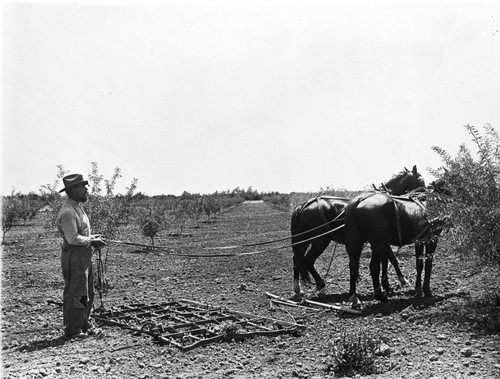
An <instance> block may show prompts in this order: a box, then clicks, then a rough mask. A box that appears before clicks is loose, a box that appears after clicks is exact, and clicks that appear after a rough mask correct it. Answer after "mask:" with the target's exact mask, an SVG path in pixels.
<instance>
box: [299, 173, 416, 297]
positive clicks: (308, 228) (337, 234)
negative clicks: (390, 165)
mask: <svg viewBox="0 0 500 379" xmlns="http://www.w3.org/2000/svg"><path fill="white" fill-rule="evenodd" d="M424 186H425V183H424V181H423V179H422V177H421V175H420V174H419V173H418V172H417V168H416V167H415V166H414V167H413V170H412V171H409V170H407V169H405V170H404V171H403V172H401V173H400V174H398V175H396V176H394V177H393V178H392V179H391V180H389V181H388V182H387V183H385V184H384V185H383V187H384V189H385V190H387V191H389V192H390V193H392V194H394V195H401V194H404V193H406V192H408V191H411V190H415V189H417V188H420V187H424ZM350 200H351V199H347V198H341V197H333V196H319V197H315V198H312V199H309V200H308V201H306V202H305V203H303V204H301V205H299V206H298V207H296V208H295V209H294V211H293V212H292V219H291V233H292V249H293V271H294V275H293V277H294V280H293V290H294V292H295V294H296V295H301V294H302V291H301V288H300V279H302V280H303V281H304V282H306V283H308V282H310V281H311V278H310V275H309V274H311V275H312V276H313V278H314V280H315V282H316V288H317V290H318V291H319V292H320V294H321V293H322V292H323V291H324V289H325V281H324V280H323V278H322V277H321V276H320V275H319V274H318V272H317V271H316V269H315V267H314V263H315V261H316V259H317V258H318V257H319V256H320V255H321V254H322V253H323V252H324V251H325V249H326V248H327V247H328V245H329V244H330V242H331V241H334V242H338V243H341V244H345V233H344V228H343V226H344V218H343V216H344V214H343V213H344V209H345V207H346V205H347V204H348V203H349V202H350ZM302 241H304V242H302ZM301 242H302V243H301ZM388 259H389V260H390V261H391V263H392V265H393V266H394V268H395V270H396V273H397V275H398V278H399V280H400V282H401V283H402V284H406V283H407V282H406V279H405V277H404V275H403V274H402V272H401V270H400V269H399V264H398V262H397V259H396V257H395V256H394V254H390V255H389V256H388ZM384 264H385V266H384V272H386V271H387V262H384ZM384 278H385V279H384V280H383V284H384V289H386V291H389V282H388V280H386V279H387V275H385V276H384Z"/></svg>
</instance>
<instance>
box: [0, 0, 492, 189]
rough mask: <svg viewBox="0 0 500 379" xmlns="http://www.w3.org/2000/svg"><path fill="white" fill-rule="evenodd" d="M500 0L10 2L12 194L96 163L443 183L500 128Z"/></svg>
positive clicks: (189, 174)
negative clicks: (450, 166)
mask: <svg viewBox="0 0 500 379" xmlns="http://www.w3.org/2000/svg"><path fill="white" fill-rule="evenodd" d="M499 4H500V3H499V2H498V1H481V0H478V1H451V0H448V1H444V0H433V1H425V0H424V1H422V0H420V1H377V2H373V1H356V0H355V1H319V0H307V1H306V0H304V1H298V0H296V1H294V0H291V1H278V0H274V1H273V0H269V1H249V0H248V1H238V0H233V1H231V2H229V1H218V0H215V1H201V0H199V1H194V0H191V1H189V0H188V1H163V2H160V1H156V2H148V1H145V2H144V1H143V2H132V1H127V2H119V1H114V2H111V1H104V2H103V1H95V2H89V1H79V2H66V3H60V2H59V3H56V2H30V3H19V2H8V1H4V2H3V3H2V8H1V12H2V13H1V28H2V33H1V39H2V43H1V49H2V54H1V72H2V77H1V78H2V79H1V80H2V83H1V100H2V101H1V104H2V105H1V107H2V109H1V124H2V128H1V133H2V134H1V166H0V167H1V190H2V193H3V194H10V193H11V192H12V191H13V190H15V191H16V192H18V191H19V192H22V193H28V192H31V191H33V192H38V191H39V188H40V186H42V185H44V184H49V183H54V181H55V180H56V179H57V173H58V168H57V166H58V165H62V166H63V167H64V168H65V169H66V170H67V171H68V172H70V173H82V174H83V175H85V176H88V174H89V173H90V170H91V162H97V164H98V167H99V172H100V173H101V174H102V175H103V176H104V178H105V179H109V178H110V177H111V175H112V174H113V171H114V169H115V167H119V168H120V169H121V171H122V178H121V179H119V181H118V183H117V187H116V191H117V192H122V193H123V191H124V190H125V188H126V187H127V186H129V185H130V183H131V182H132V180H133V179H134V178H136V179H138V187H137V191H140V192H143V193H145V194H147V195H160V194H174V195H180V194H181V193H182V192H184V191H187V192H190V193H202V194H209V193H213V192H215V191H224V190H232V189H234V188H236V187H239V188H245V189H246V188H248V187H252V188H253V189H255V190H258V191H262V192H268V191H278V192H282V193H289V192H309V191H313V192H314V191H318V190H319V189H320V188H327V187H330V188H336V189H337V188H338V189H341V188H344V189H349V190H359V189H363V188H366V187H368V186H370V185H371V184H372V183H376V184H378V183H381V182H385V181H387V180H388V179H390V178H391V176H392V175H393V174H395V173H397V172H398V171H401V170H402V169H403V167H407V168H409V169H411V168H412V167H413V165H417V168H418V170H419V171H420V172H421V173H422V174H423V176H424V178H425V179H426V181H427V182H429V181H431V180H432V179H433V177H432V176H431V175H430V174H429V172H428V168H434V169H435V168H438V167H440V166H441V165H442V163H443V162H442V160H441V158H440V157H439V156H438V155H437V153H435V152H434V151H433V150H432V146H439V147H441V148H443V149H445V150H447V151H448V152H449V153H450V154H452V155H454V154H456V152H457V151H458V149H459V146H460V144H462V143H466V144H469V141H470V140H471V137H470V136H469V135H468V133H467V131H466V129H465V128H464V125H466V124H470V125H475V126H477V127H478V128H482V126H483V125H485V124H491V125H493V126H494V127H495V128H496V129H497V131H500V107H499V105H500V103H499V100H498V95H499V93H500V33H499V29H500V5H499ZM471 148H472V146H471ZM60 188H62V183H61V185H60Z"/></svg>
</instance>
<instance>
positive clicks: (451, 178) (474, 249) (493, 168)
mask: <svg viewBox="0 0 500 379" xmlns="http://www.w3.org/2000/svg"><path fill="white" fill-rule="evenodd" d="M465 128H466V129H467V131H468V132H469V133H470V135H471V136H472V138H473V141H474V143H475V144H476V146H477V148H478V154H477V159H475V158H476V157H474V155H473V154H472V153H471V151H470V150H469V149H468V148H467V147H466V146H465V145H464V144H462V145H461V146H460V150H459V152H458V154H457V155H456V156H454V157H453V156H451V155H450V154H448V153H447V152H446V151H445V150H444V149H441V148H439V147H436V146H434V147H433V150H434V151H435V152H436V153H438V154H439V156H440V157H441V158H442V160H443V161H444V166H443V167H441V168H439V169H435V170H430V172H431V173H432V174H433V175H435V176H436V177H438V178H439V179H441V180H442V181H443V182H444V183H446V187H447V189H449V190H450V191H451V192H452V197H451V201H450V202H447V203H444V204H436V205H435V207H438V209H439V211H440V212H446V213H447V214H449V215H450V217H451V222H452V225H453V228H452V229H451V230H450V233H451V234H452V237H453V240H454V241H456V242H457V247H458V251H459V252H460V253H461V254H462V255H463V256H469V257H470V256H471V255H472V256H475V257H478V258H480V259H481V261H482V262H483V263H492V264H495V265H497V266H500V138H499V135H498V133H497V132H496V130H495V129H494V128H493V127H492V126H491V125H486V126H485V127H484V133H480V132H479V131H478V130H477V128H475V127H474V126H471V125H466V126H465Z"/></svg>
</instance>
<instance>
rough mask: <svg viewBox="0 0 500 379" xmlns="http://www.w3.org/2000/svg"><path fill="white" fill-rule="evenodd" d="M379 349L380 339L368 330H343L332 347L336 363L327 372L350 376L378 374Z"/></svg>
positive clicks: (328, 367)
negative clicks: (377, 359) (377, 353)
mask: <svg viewBox="0 0 500 379" xmlns="http://www.w3.org/2000/svg"><path fill="white" fill-rule="evenodd" d="M379 348H380V339H379V338H377V337H376V336H374V335H373V334H371V333H369V332H367V331H366V330H357V331H352V330H350V331H348V330H343V331H341V334H340V337H339V338H337V339H336V340H335V341H334V342H333V344H332V346H331V349H332V353H333V359H334V361H333V362H332V363H331V364H329V365H328V366H327V371H328V372H335V373H336V374H338V375H350V376H352V375H356V374H362V375H370V374H376V373H377V372H378V371H379V369H378V368H377V365H376V352H377V350H378V349H379Z"/></svg>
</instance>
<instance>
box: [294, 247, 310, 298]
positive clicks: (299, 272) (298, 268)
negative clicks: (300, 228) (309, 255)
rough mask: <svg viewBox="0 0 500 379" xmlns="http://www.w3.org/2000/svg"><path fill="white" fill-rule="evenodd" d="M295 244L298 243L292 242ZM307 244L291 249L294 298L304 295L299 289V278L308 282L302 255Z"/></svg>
mask: <svg viewBox="0 0 500 379" xmlns="http://www.w3.org/2000/svg"><path fill="white" fill-rule="evenodd" d="M292 242H293V243H296V242H298V241H293V240H292ZM308 246H309V244H308V243H307V242H305V243H303V244H302V243H301V244H297V245H294V246H293V247H292V249H293V292H294V293H295V295H296V296H302V295H303V294H304V293H303V292H302V289H301V288H300V278H301V277H302V279H304V280H305V281H308V279H309V275H308V274H307V266H306V263H305V260H304V255H305V253H306V250H307V248H308Z"/></svg>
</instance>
